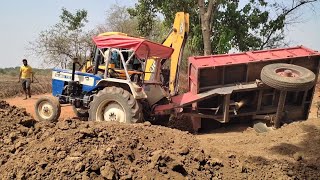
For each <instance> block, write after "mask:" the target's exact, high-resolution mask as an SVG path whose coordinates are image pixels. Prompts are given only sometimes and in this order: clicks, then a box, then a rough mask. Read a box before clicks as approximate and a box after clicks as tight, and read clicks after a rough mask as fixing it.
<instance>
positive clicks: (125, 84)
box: [96, 78, 147, 99]
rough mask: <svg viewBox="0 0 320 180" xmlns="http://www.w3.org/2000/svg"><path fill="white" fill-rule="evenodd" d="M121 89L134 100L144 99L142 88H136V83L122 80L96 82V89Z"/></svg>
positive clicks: (145, 95) (111, 79)
mask: <svg viewBox="0 0 320 180" xmlns="http://www.w3.org/2000/svg"><path fill="white" fill-rule="evenodd" d="M111 86H116V87H121V88H123V89H125V90H127V91H128V92H131V93H132V95H133V97H134V98H135V99H146V98H147V94H146V93H145V92H144V90H143V88H142V87H140V86H138V85H137V84H136V83H134V82H131V81H128V80H124V79H113V78H110V79H102V80H100V81H98V82H97V85H96V87H111Z"/></svg>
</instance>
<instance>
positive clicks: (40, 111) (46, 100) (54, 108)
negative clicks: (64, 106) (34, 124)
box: [35, 96, 61, 122]
mask: <svg viewBox="0 0 320 180" xmlns="http://www.w3.org/2000/svg"><path fill="white" fill-rule="evenodd" d="M35 112H36V117H37V119H38V120H40V121H50V122H55V121H58V119H59V117H60V113H61V106H60V103H59V100H58V98H56V97H51V96H45V97H42V98H40V99H39V100H38V101H37V102H36V104H35Z"/></svg>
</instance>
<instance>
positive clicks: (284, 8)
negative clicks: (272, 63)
mask: <svg viewBox="0 0 320 180" xmlns="http://www.w3.org/2000/svg"><path fill="white" fill-rule="evenodd" d="M209 1H212V0H209ZM315 1H317V0H293V1H290V3H286V4H285V3H284V0H283V1H275V2H271V1H266V0H249V1H246V2H245V3H244V4H240V3H239V1H237V0H219V5H218V6H217V7H216V9H214V10H213V11H214V13H213V15H212V16H214V18H212V20H211V30H212V32H211V36H210V37H211V38H210V41H211V45H212V53H227V52H229V51H230V50H231V49H234V50H238V51H247V50H256V49H264V48H275V47H280V46H284V45H286V42H285V41H284V37H285V32H284V29H285V27H287V26H288V25H290V24H291V22H290V18H292V16H294V13H295V12H296V11H298V10H299V9H301V7H303V6H304V5H306V4H308V3H313V2H315ZM205 5H206V6H208V1H205ZM198 9H199V7H198V5H197V1H196V0H185V1H179V0H138V3H137V4H136V5H135V7H134V8H131V9H128V12H129V13H130V15H131V16H133V17H137V18H138V20H139V26H138V30H139V32H140V33H141V35H148V33H149V32H150V29H152V27H153V26H154V22H155V16H156V12H159V13H160V14H161V15H163V17H164V21H165V24H166V25H167V26H169V25H171V23H172V22H173V19H174V15H175V12H178V11H184V12H188V13H189V14H190V34H189V44H190V50H191V51H193V52H194V53H200V52H203V39H202V32H201V23H200V15H199V10H198ZM208 40H209V39H208Z"/></svg>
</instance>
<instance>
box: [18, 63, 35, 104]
mask: <svg viewBox="0 0 320 180" xmlns="http://www.w3.org/2000/svg"><path fill="white" fill-rule="evenodd" d="M22 62H23V66H21V67H20V74H19V82H20V81H21V80H22V88H23V91H24V93H25V95H26V98H24V100H25V99H27V98H28V96H29V98H31V91H30V85H31V83H32V82H33V72H32V68H31V67H30V66H29V65H28V61H27V60H26V59H23V60H22Z"/></svg>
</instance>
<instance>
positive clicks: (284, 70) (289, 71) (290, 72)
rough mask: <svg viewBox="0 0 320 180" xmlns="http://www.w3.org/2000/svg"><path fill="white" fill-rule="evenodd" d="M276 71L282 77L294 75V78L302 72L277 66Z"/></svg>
mask: <svg viewBox="0 0 320 180" xmlns="http://www.w3.org/2000/svg"><path fill="white" fill-rule="evenodd" d="M275 73H276V74H278V75H279V76H282V77H292V78H298V77H301V73H300V72H299V71H297V70H294V69H291V68H277V69H275Z"/></svg>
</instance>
